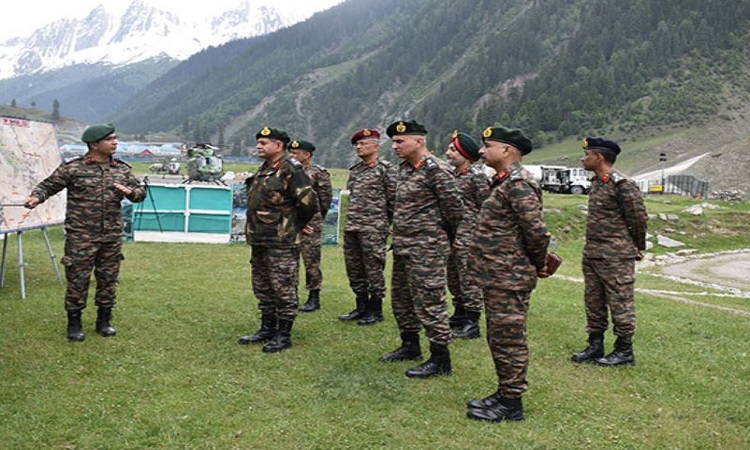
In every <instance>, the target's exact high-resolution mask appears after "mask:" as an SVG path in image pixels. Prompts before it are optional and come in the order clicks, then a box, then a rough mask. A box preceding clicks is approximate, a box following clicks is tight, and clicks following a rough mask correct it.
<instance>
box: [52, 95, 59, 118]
mask: <svg viewBox="0 0 750 450" xmlns="http://www.w3.org/2000/svg"><path fill="white" fill-rule="evenodd" d="M50 118H51V119H52V120H53V121H55V122H57V121H58V120H60V102H58V101H57V99H55V101H54V102H52V115H51V116H50Z"/></svg>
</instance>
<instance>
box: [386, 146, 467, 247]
mask: <svg viewBox="0 0 750 450" xmlns="http://www.w3.org/2000/svg"><path fill="white" fill-rule="evenodd" d="M463 209H464V208H463V201H462V200H461V194H459V192H458V188H457V187H456V178H455V177H454V176H453V174H452V173H450V172H449V171H448V170H446V169H445V168H444V167H443V166H442V165H440V164H439V163H438V162H437V161H436V157H435V156H432V155H426V156H425V157H424V158H423V159H422V160H421V161H419V163H418V164H417V165H416V166H412V165H411V164H410V163H409V162H408V161H404V162H402V163H401V164H400V165H399V170H398V184H397V187H396V209H395V213H394V217H393V248H394V252H396V253H397V254H398V253H406V252H408V251H409V247H412V246H417V245H418V246H435V245H437V244H436V242H440V241H445V240H446V239H448V238H450V239H451V240H452V239H453V238H455V236H456V231H457V229H458V226H459V225H460V223H461V218H462V217H463Z"/></svg>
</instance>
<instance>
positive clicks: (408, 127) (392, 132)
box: [385, 120, 427, 138]
mask: <svg viewBox="0 0 750 450" xmlns="http://www.w3.org/2000/svg"><path fill="white" fill-rule="evenodd" d="M385 133H386V134H387V135H388V137H391V138H392V137H393V136H398V135H402V134H421V135H425V134H427V129H426V128H425V127H424V125H422V124H421V123H418V122H417V121H416V120H410V121H408V122H404V121H403V120H399V121H398V122H393V123H392V124H391V125H390V126H389V127H388V128H387V129H386V130H385Z"/></svg>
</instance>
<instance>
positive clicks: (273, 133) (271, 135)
mask: <svg viewBox="0 0 750 450" xmlns="http://www.w3.org/2000/svg"><path fill="white" fill-rule="evenodd" d="M260 138H268V139H275V140H277V141H281V142H283V143H285V144H288V143H289V140H290V139H289V135H288V134H286V132H284V131H281V130H277V129H276V128H271V127H263V129H261V130H260V131H258V132H257V133H256V134H255V139H260Z"/></svg>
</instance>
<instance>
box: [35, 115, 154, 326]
mask: <svg viewBox="0 0 750 450" xmlns="http://www.w3.org/2000/svg"><path fill="white" fill-rule="evenodd" d="M81 140H83V142H85V143H86V144H87V146H88V152H87V153H86V154H85V155H83V156H82V157H81V158H77V159H74V160H72V161H69V162H67V163H64V164H61V165H60V166H59V167H58V168H57V169H55V171H54V172H53V173H52V175H50V176H49V177H48V178H47V179H45V180H44V181H42V182H41V183H39V185H37V186H36V187H35V188H34V189H33V191H32V192H31V194H30V195H29V197H28V198H27V199H26V201H25V205H26V207H27V208H29V209H32V208H34V207H36V206H37V205H38V204H39V203H42V202H44V201H45V200H47V199H48V198H50V197H51V196H53V195H55V194H57V193H58V192H60V191H61V190H63V189H66V188H67V190H68V193H67V204H68V206H67V211H66V214H65V256H63V258H62V259H61V260H60V262H61V263H62V265H63V266H64V267H65V277H66V279H67V281H68V286H67V289H66V291H65V310H66V311H67V313H68V339H70V340H71V341H83V340H84V339H85V335H84V334H83V327H82V325H81V314H82V312H83V310H84V309H85V308H86V300H87V297H88V293H89V282H90V280H91V271H92V270H93V271H94V277H95V278H96V296H95V304H96V306H97V307H98V310H97V316H96V331H97V332H98V333H99V334H101V335H102V336H105V337H108V336H114V335H115V334H116V331H115V329H114V328H113V327H112V324H111V320H112V308H113V307H114V306H115V303H116V302H115V292H116V289H117V277H118V275H119V273H120V262H121V261H122V259H123V255H122V223H123V222H122V210H121V206H120V202H121V201H122V199H123V198H124V197H127V198H128V200H130V201H131V202H134V203H137V202H141V201H143V199H144V198H145V197H146V191H145V189H144V188H143V187H142V186H141V184H140V181H138V179H136V178H135V176H133V174H132V173H131V170H130V166H129V165H128V164H127V163H125V162H123V161H120V160H119V159H117V158H114V156H113V155H114V154H115V151H117V136H115V127H114V126H113V125H112V124H98V125H92V126H90V127H88V128H87V129H86V130H85V131H84V132H83V136H81Z"/></svg>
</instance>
